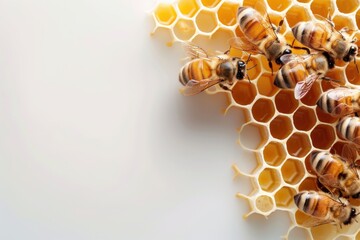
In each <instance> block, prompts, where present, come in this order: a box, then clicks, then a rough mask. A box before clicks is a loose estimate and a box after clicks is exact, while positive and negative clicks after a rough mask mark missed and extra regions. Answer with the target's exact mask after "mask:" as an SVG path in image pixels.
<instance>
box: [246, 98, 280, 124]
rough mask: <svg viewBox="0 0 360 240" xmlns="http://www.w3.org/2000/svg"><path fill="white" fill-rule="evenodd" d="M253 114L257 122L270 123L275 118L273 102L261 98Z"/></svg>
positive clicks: (256, 103) (254, 107)
mask: <svg viewBox="0 0 360 240" xmlns="http://www.w3.org/2000/svg"><path fill="white" fill-rule="evenodd" d="M251 112H252V115H253V117H254V119H255V120H256V121H259V122H268V121H269V120H270V119H271V118H272V117H273V116H274V113H275V109H274V105H273V103H272V102H271V100H268V99H265V98H260V99H258V100H257V101H256V102H255V103H254V105H253V107H252V108H251Z"/></svg>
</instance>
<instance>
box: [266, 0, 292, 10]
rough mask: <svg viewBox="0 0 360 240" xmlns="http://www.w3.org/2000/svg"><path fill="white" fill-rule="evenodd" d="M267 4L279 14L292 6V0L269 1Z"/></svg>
mask: <svg viewBox="0 0 360 240" xmlns="http://www.w3.org/2000/svg"><path fill="white" fill-rule="evenodd" d="M267 2H268V4H269V7H271V8H272V9H273V10H275V11H278V12H281V11H284V10H285V9H287V8H288V7H289V6H290V4H291V0H268V1H267Z"/></svg>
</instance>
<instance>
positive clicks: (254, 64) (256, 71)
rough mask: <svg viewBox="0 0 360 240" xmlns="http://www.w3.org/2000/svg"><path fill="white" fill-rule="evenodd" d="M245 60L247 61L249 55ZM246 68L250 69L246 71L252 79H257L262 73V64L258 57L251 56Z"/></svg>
mask: <svg viewBox="0 0 360 240" xmlns="http://www.w3.org/2000/svg"><path fill="white" fill-rule="evenodd" d="M243 60H244V61H247V57H244V58H243ZM246 68H247V69H249V70H248V71H246V73H247V75H248V77H249V80H250V81H252V80H254V79H256V78H257V77H258V76H259V75H260V74H261V64H260V63H259V60H258V59H257V58H254V57H250V59H249V61H248V62H247V63H246Z"/></svg>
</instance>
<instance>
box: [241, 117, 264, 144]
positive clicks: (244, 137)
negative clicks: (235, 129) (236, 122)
mask: <svg viewBox="0 0 360 240" xmlns="http://www.w3.org/2000/svg"><path fill="white" fill-rule="evenodd" d="M267 138H268V132H267V129H266V128H265V126H263V125H260V124H256V123H250V124H246V125H243V127H242V128H241V130H240V144H241V145H242V146H243V147H245V148H247V149H250V150H257V149H259V148H260V147H262V146H263V145H264V144H265V142H266V140H267Z"/></svg>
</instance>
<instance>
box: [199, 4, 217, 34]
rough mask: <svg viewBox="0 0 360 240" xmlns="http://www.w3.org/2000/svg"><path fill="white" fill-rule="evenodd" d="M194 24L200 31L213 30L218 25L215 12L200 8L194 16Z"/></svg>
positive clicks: (207, 31)
mask: <svg viewBox="0 0 360 240" xmlns="http://www.w3.org/2000/svg"><path fill="white" fill-rule="evenodd" d="M196 25H197V27H198V28H199V30H200V31H202V32H205V33H209V32H212V31H214V30H215V28H216V27H217V25H218V24H217V20H216V15H215V13H213V12H210V11H205V10H202V11H201V12H199V13H198V15H197V16H196Z"/></svg>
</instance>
